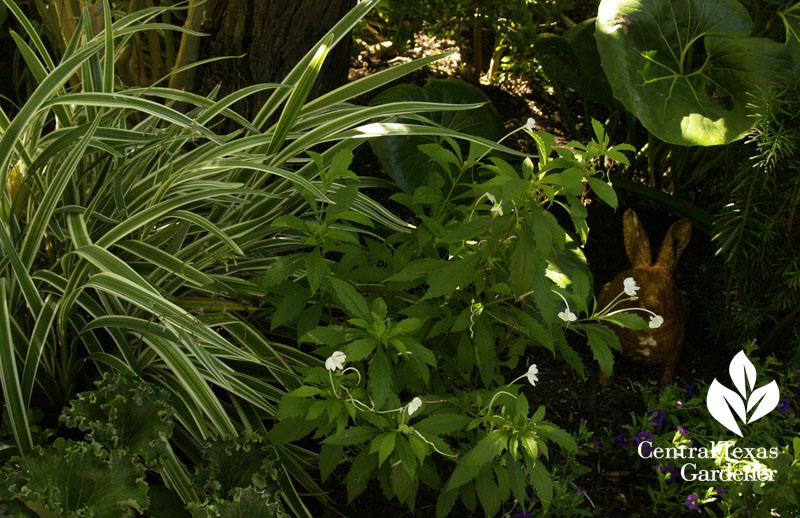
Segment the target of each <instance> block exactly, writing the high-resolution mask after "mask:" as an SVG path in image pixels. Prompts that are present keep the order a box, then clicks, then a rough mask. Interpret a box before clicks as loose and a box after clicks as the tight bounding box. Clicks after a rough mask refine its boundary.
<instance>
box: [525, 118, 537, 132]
mask: <svg viewBox="0 0 800 518" xmlns="http://www.w3.org/2000/svg"><path fill="white" fill-rule="evenodd" d="M534 126H536V121H535V120H533V117H528V120H527V121H525V129H526V130H528V131H533V127H534Z"/></svg>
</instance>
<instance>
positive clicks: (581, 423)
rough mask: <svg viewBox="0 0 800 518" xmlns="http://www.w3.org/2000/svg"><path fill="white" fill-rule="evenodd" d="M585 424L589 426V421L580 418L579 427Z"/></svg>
mask: <svg viewBox="0 0 800 518" xmlns="http://www.w3.org/2000/svg"><path fill="white" fill-rule="evenodd" d="M587 424H589V421H587V420H586V419H583V418H581V421H580V425H581V426H586V425H587Z"/></svg>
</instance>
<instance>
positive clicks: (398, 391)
mask: <svg viewBox="0 0 800 518" xmlns="http://www.w3.org/2000/svg"><path fill="white" fill-rule="evenodd" d="M593 128H594V130H595V138H596V139H595V140H593V141H591V142H590V143H589V144H588V145H582V144H580V143H577V142H573V143H571V146H572V147H571V148H569V149H568V148H558V147H556V146H555V138H554V137H553V136H552V135H549V134H548V133H546V132H533V131H532V129H531V127H523V128H520V129H519V130H517V131H520V130H523V131H526V132H527V133H528V134H529V135H530V137H531V138H533V139H534V141H535V143H536V145H537V146H538V149H539V154H538V157H537V161H536V162H534V161H533V160H531V159H530V158H526V160H525V161H524V162H523V163H522V164H520V165H519V166H517V167H516V168H515V167H514V166H512V165H511V164H509V163H508V162H506V161H505V160H503V159H501V158H498V157H491V158H489V159H485V155H486V154H487V152H488V151H489V148H487V147H486V146H484V145H482V144H481V142H475V141H473V144H472V145H471V147H470V149H469V153H468V154H466V155H464V154H462V151H461V147H460V146H459V145H457V143H454V142H453V143H452V145H450V147H445V146H444V145H442V144H437V143H431V144H423V145H421V146H419V149H420V151H421V152H422V153H425V154H426V155H427V156H428V157H430V159H431V160H432V162H433V163H434V164H435V167H434V168H433V169H432V170H430V171H429V172H428V174H427V175H426V176H425V178H424V181H425V183H424V184H423V185H420V186H419V187H417V188H416V189H415V190H414V191H413V192H411V193H406V192H399V193H395V194H393V195H392V196H391V198H392V200H394V201H395V202H397V203H400V204H402V205H403V206H405V207H406V209H408V210H409V211H411V212H412V213H413V214H414V219H415V222H416V223H417V226H416V227H415V228H414V229H413V230H412V231H411V232H406V233H394V234H390V235H388V236H386V237H385V238H384V239H381V240H378V239H374V240H373V239H369V240H368V241H367V242H366V244H365V246H363V247H362V246H356V245H355V242H353V243H352V244H348V245H346V246H342V245H337V244H336V243H335V242H333V243H331V242H329V240H326V239H324V238H323V239H322V245H321V246H322V249H323V251H325V250H329V251H337V252H338V253H337V260H336V262H330V263H327V264H326V270H325V273H326V274H328V279H327V281H325V282H324V283H323V284H322V286H324V289H326V290H327V291H328V292H329V293H330V298H327V299H326V300H327V301H328V303H329V308H330V309H329V311H328V313H330V318H329V321H327V322H326V323H324V324H321V325H318V326H316V327H313V328H311V329H308V330H307V331H305V332H304V333H303V334H302V336H301V341H303V342H310V343H312V344H314V345H316V351H317V353H318V354H319V355H321V356H322V357H326V358H327V361H326V362H325V366H324V367H322V366H312V367H309V368H308V369H305V371H304V373H305V377H304V382H303V385H301V386H300V387H298V388H296V389H295V390H293V391H291V392H289V393H288V394H287V395H286V396H285V397H283V399H282V400H281V403H280V406H279V410H278V414H277V416H278V417H279V418H280V419H281V421H280V422H279V423H277V424H276V425H275V426H274V427H273V428H272V429H271V430H270V438H271V439H272V440H274V441H277V442H279V443H285V442H290V441H295V440H298V439H300V438H302V437H305V436H306V435H308V434H310V433H313V437H314V438H315V439H320V440H322V443H323V446H322V449H321V452H320V458H319V468H320V472H321V475H322V477H323V478H327V477H329V476H330V475H331V474H332V473H333V472H334V471H336V470H337V467H338V466H339V465H340V463H342V461H343V460H345V459H346V460H349V464H350V466H349V468H348V469H347V475H346V476H345V479H344V480H345V484H346V486H347V491H348V498H349V499H351V500H352V499H353V498H355V497H357V496H358V495H359V494H361V493H362V492H363V491H364V490H365V489H366V488H367V484H368V482H369V480H371V479H376V480H377V481H378V482H379V483H380V486H381V488H382V489H383V491H384V493H385V494H386V495H387V496H389V497H396V498H397V499H398V500H399V501H401V502H403V503H405V504H407V505H409V506H410V507H413V506H414V503H415V500H416V495H417V493H418V491H419V486H420V484H423V485H426V486H428V487H430V488H432V489H434V490H437V491H439V492H440V497H439V500H438V504H437V514H438V515H439V516H447V515H448V514H449V513H450V512H451V509H453V506H454V505H455V503H456V501H458V500H460V501H461V502H462V503H463V505H465V506H466V507H467V508H468V509H471V510H473V511H474V510H475V509H476V507H477V506H478V505H480V506H481V507H482V508H483V510H484V512H485V513H486V515H487V516H493V515H495V514H496V513H498V512H499V511H500V510H501V509H503V510H505V511H508V510H509V507H508V503H507V502H508V501H509V499H510V497H511V496H512V495H513V497H514V498H515V499H516V501H517V502H518V503H519V505H520V506H521V507H522V508H523V509H526V508H528V507H529V506H532V505H533V504H532V502H533V501H534V500H533V499H534V496H535V497H536V498H537V499H538V500H537V501H538V502H540V505H541V506H542V509H544V510H548V509H549V508H550V506H551V504H552V503H553V501H554V500H555V499H556V495H560V494H561V493H559V491H558V490H556V489H555V487H556V481H554V477H555V476H556V475H554V474H553V473H552V472H551V471H550V470H549V469H548V468H547V466H546V463H547V459H553V458H554V457H555V456H556V453H555V452H554V450H553V449H551V447H552V446H553V445H556V446H558V447H559V449H560V451H562V452H563V454H564V455H566V456H567V457H569V458H574V454H575V452H576V450H577V443H576V441H575V439H574V438H573V437H572V436H571V435H570V434H568V433H566V432H565V431H563V430H561V429H559V428H558V427H556V426H555V425H553V424H552V423H549V422H547V421H546V420H545V419H544V416H545V411H546V410H545V406H544V405H543V403H544V398H542V397H541V396H537V395H535V390H534V391H533V392H532V393H531V394H524V393H523V389H522V387H520V386H519V385H517V384H516V382H517V381H519V380H521V379H525V378H526V377H527V378H528V380H529V381H530V383H532V384H535V382H536V374H537V371H536V366H535V365H525V363H527V362H529V361H530V360H529V359H528V358H530V357H531V354H536V349H534V350H533V351H530V350H529V347H530V345H533V346H535V347H541V348H543V350H542V352H544V350H546V351H548V352H549V353H550V354H553V355H560V356H562V357H563V358H564V359H565V360H566V361H567V362H568V363H569V364H570V365H571V366H572V367H573V368H574V369H576V370H577V371H578V372H579V373H580V374H581V376H583V375H584V365H583V363H582V362H581V360H580V357H579V356H578V354H577V353H576V351H575V349H574V348H573V346H572V345H570V343H568V341H567V340H566V338H565V331H567V330H572V331H575V332H576V335H575V336H576V337H580V336H584V337H586V338H587V340H588V344H589V347H590V348H591V349H592V351H593V353H594V356H595V358H596V359H597V361H598V362H599V363H600V365H601V367H602V368H603V369H604V370H608V369H610V368H611V363H612V361H613V357H612V352H611V351H612V350H613V349H614V348H618V347H619V342H618V341H617V340H616V337H615V336H614V334H613V333H611V332H609V331H608V329H607V328H605V327H604V326H602V325H600V324H599V323H596V321H598V320H601V319H608V320H613V321H616V319H620V322H621V323H622V324H623V325H631V326H635V325H639V324H641V323H643V321H642V320H641V319H638V318H636V317H633V316H631V315H628V316H630V317H631V318H626V317H624V316H623V314H621V313H618V312H614V311H612V308H594V307H593V305H592V290H591V276H590V274H589V272H588V268H587V265H586V260H585V257H584V256H583V254H582V252H581V251H580V247H579V244H580V243H581V242H583V241H584V240H585V238H586V233H587V232H588V227H587V226H586V222H585V216H586V209H585V207H584V205H583V202H582V197H583V196H585V194H586V192H587V191H588V189H590V188H591V189H593V190H594V191H595V192H596V194H597V195H598V196H599V197H600V198H601V199H603V200H606V201H607V202H608V203H609V204H611V205H613V206H616V197H615V194H614V191H613V189H612V188H611V187H610V186H609V185H608V184H607V183H606V182H605V181H604V180H601V179H600V178H599V177H598V176H599V171H598V170H597V167H598V165H599V164H600V163H601V158H600V157H602V156H606V157H609V158H612V159H618V160H622V161H625V157H624V155H623V154H622V153H621V151H623V150H626V149H628V148H627V147H625V146H619V147H616V148H613V149H612V148H609V142H608V136H607V135H606V134H605V131H604V130H603V127H602V125H600V124H599V123H597V122H596V121H595V122H594V124H593ZM450 142H452V141H451V140H450V139H445V143H450ZM562 209H563V213H564V215H568V216H569V217H570V218H571V221H572V223H573V229H574V236H575V237H573V234H572V233H571V232H568V231H566V230H565V229H564V228H563V227H562V226H561V225H560V223H559V222H558V220H557V219H556V217H555V216H554V215H553V214H552V213H551V211H553V210H562ZM302 223H305V225H303V224H302ZM319 225H320V223H319V222H316V223H315V222H312V221H306V222H299V221H298V222H295V223H294V224H293V228H295V229H297V230H298V232H299V233H301V235H304V236H308V237H306V239H309V238H310V237H311V236H315V235H318V234H317V233H314V232H312V230H311V228H312V227H317V228H318V227H319ZM290 260H291V259H289V260H287V263H284V264H290V263H288V261H290ZM310 264H311V263H310V262H308V263H306V268H308V267H309V266H308V265H310ZM301 267H302V263H299V264H298V263H296V264H295V266H291V267H287V268H286V270H282V271H281V276H280V277H277V275H278V274H277V273H276V275H275V276H272V275H271V274H268V277H270V279H269V282H270V283H273V284H275V285H276V286H282V285H284V284H282V283H286V282H287V281H284V280H283V279H291V278H292V277H293V276H299V275H300V274H299V273H298V271H299V268H301ZM308 272H309V270H306V275H307V276H308V280H309V282H310V281H311V279H312V278H314V277H316V276H312V275H311V274H310V273H308ZM299 278H301V277H298V279H299ZM312 289H313V287H312ZM300 311H301V308H297V309H295V310H294V314H295V315H299V314H300ZM582 314H585V315H586V316H585V317H583V318H580V319H579V317H578V315H582ZM300 320H302V318H301V317H299V318H298V327H300V325H299V321H300ZM579 339H580V338H579ZM524 359H525V360H524ZM521 363H522V366H523V368H525V369H526V370H527V372H526V373H525V374H522V375H521V376H519V377H517V378H516V379H514V380H513V381H511V382H510V383H508V382H507V380H506V376H507V373H508V372H514V371H517V370H518V369H519V368H520V364H521ZM480 385H483V387H482V388H477V389H476V386H480ZM537 400H538V401H539V402H538V403H537V402H536V401H537ZM531 407H533V408H536V410H535V411H532V408H531ZM539 452H541V453H542V455H543V457H542V458H540V456H539ZM567 472H570V470H565V471H559V475H558V477H564V476H566V475H565V474H564V473H567ZM559 487H560V486H559ZM572 494H573V495H574V493H572ZM559 498H560V497H559ZM559 501H560V500H559ZM579 501H580V499H579Z"/></svg>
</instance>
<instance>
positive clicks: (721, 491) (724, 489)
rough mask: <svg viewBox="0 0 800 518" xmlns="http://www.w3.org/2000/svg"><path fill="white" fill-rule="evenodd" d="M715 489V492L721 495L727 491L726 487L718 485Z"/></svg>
mask: <svg viewBox="0 0 800 518" xmlns="http://www.w3.org/2000/svg"><path fill="white" fill-rule="evenodd" d="M715 491H716V492H717V494H718V495H720V496H722V495H724V494H725V493H727V492H728V488H726V487H721V486H720V487H718V488H716V489H715Z"/></svg>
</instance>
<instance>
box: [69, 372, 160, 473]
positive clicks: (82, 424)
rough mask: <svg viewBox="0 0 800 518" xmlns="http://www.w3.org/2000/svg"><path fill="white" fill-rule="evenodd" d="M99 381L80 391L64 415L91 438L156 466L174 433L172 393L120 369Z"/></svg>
mask: <svg viewBox="0 0 800 518" xmlns="http://www.w3.org/2000/svg"><path fill="white" fill-rule="evenodd" d="M96 384H97V390H94V391H90V392H82V393H80V394H78V397H77V399H74V400H72V401H71V402H70V406H69V407H67V408H65V409H64V412H63V413H62V415H61V419H62V420H63V421H64V422H65V423H66V425H67V426H69V427H72V428H79V429H80V430H83V431H85V432H87V434H86V438H87V439H88V440H89V441H90V442H91V441H94V442H97V443H99V444H102V445H103V446H105V447H106V448H108V449H109V450H112V451H113V450H117V449H123V450H127V451H129V452H130V453H131V454H133V455H136V456H141V457H142V458H143V459H144V463H145V465H146V466H148V467H150V468H153V467H154V465H155V463H156V462H157V460H158V458H159V456H160V455H161V454H162V453H163V449H164V446H165V444H166V442H167V441H168V440H169V438H170V437H172V428H173V425H174V423H173V422H172V419H171V417H172V415H173V414H174V410H173V408H172V406H171V405H170V404H169V403H168V394H167V393H166V392H165V391H164V390H162V389H160V388H158V387H156V386H154V385H151V384H149V383H147V382H145V381H143V380H141V379H137V378H134V377H133V376H126V375H122V374H118V373H113V374H108V373H107V374H106V375H104V376H103V379H101V380H100V381H98V382H97V383H96Z"/></svg>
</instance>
